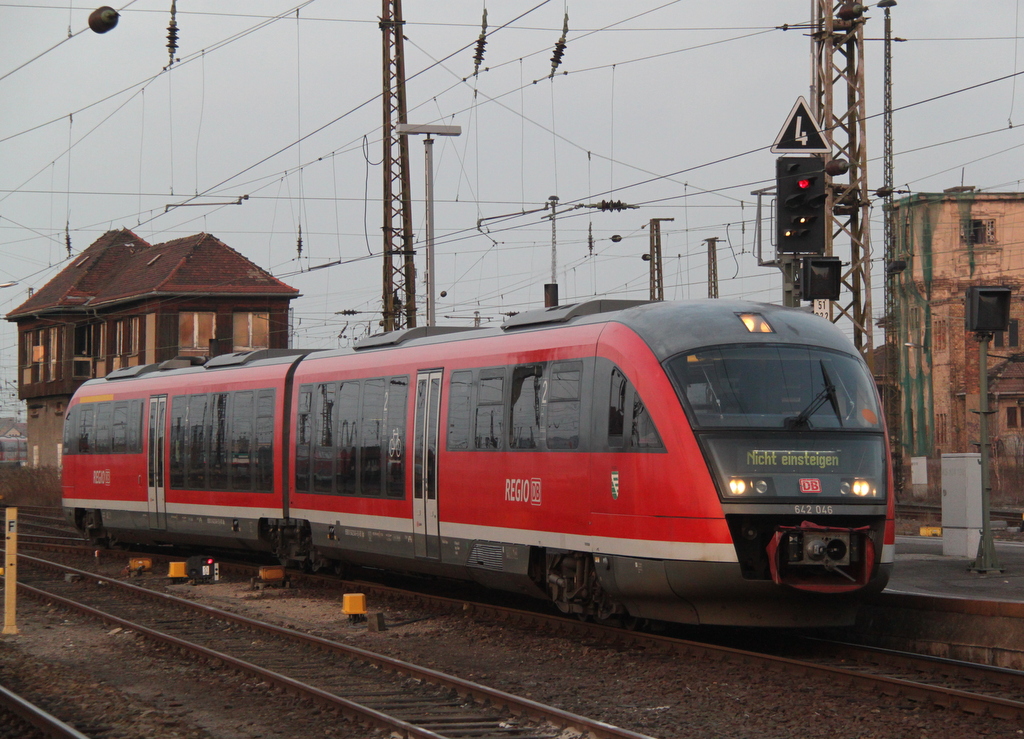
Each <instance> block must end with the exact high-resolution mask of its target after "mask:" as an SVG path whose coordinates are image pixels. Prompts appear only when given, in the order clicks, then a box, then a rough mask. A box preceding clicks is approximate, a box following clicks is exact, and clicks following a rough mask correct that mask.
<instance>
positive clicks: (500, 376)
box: [473, 367, 505, 449]
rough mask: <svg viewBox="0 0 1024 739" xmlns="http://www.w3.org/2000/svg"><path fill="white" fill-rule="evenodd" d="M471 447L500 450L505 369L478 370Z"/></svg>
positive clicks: (503, 416) (503, 412)
mask: <svg viewBox="0 0 1024 739" xmlns="http://www.w3.org/2000/svg"><path fill="white" fill-rule="evenodd" d="M476 392H477V396H476V419H475V424H474V428H475V435H474V437H473V446H474V447H476V448H477V449H501V448H502V439H503V438H504V428H505V368H504V367H500V368H497V369H485V370H480V380H479V382H477V385H476Z"/></svg>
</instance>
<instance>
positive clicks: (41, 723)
mask: <svg viewBox="0 0 1024 739" xmlns="http://www.w3.org/2000/svg"><path fill="white" fill-rule="evenodd" d="M0 739H89V737H88V736H87V735H86V734H83V733H81V732H80V731H78V730H77V729H75V728H73V727H71V726H68V725H67V724H66V723H64V722H63V721H61V720H60V719H58V718H56V717H55V716H52V715H51V714H49V713H47V712H46V711H44V710H43V709H42V708H40V707H39V706H36V705H34V704H32V703H30V702H29V701H27V700H25V699H24V698H22V697H21V696H20V695H18V694H16V693H13V692H11V691H10V690H8V689H7V688H5V687H3V686H0Z"/></svg>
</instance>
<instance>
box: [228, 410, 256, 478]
mask: <svg viewBox="0 0 1024 739" xmlns="http://www.w3.org/2000/svg"><path fill="white" fill-rule="evenodd" d="M252 416H253V398H252V391H251V390H243V391H239V392H237V393H234V397H233V398H232V399H231V489H232V490H251V489H252V450H253V443H252V438H253V437H252Z"/></svg>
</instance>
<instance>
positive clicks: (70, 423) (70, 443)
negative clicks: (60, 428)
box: [62, 405, 80, 454]
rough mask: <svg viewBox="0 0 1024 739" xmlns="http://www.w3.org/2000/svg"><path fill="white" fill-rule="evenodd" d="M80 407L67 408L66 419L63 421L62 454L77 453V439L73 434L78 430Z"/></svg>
mask: <svg viewBox="0 0 1024 739" xmlns="http://www.w3.org/2000/svg"><path fill="white" fill-rule="evenodd" d="M79 407H80V406H77V405H76V406H75V407H74V408H69V409H68V413H67V417H66V418H65V419H64V439H63V442H62V443H63V446H62V449H63V450H64V454H77V453H78V438H77V436H76V435H75V432H76V431H77V430H78V409H79Z"/></svg>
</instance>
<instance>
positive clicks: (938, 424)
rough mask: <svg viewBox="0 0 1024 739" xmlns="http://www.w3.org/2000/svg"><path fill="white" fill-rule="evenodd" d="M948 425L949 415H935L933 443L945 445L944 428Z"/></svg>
mask: <svg viewBox="0 0 1024 739" xmlns="http://www.w3.org/2000/svg"><path fill="white" fill-rule="evenodd" d="M948 423H949V414H947V413H937V414H935V443H936V444H940V445H945V444H946V439H947V438H948V437H947V435H946V427H947V424H948Z"/></svg>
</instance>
